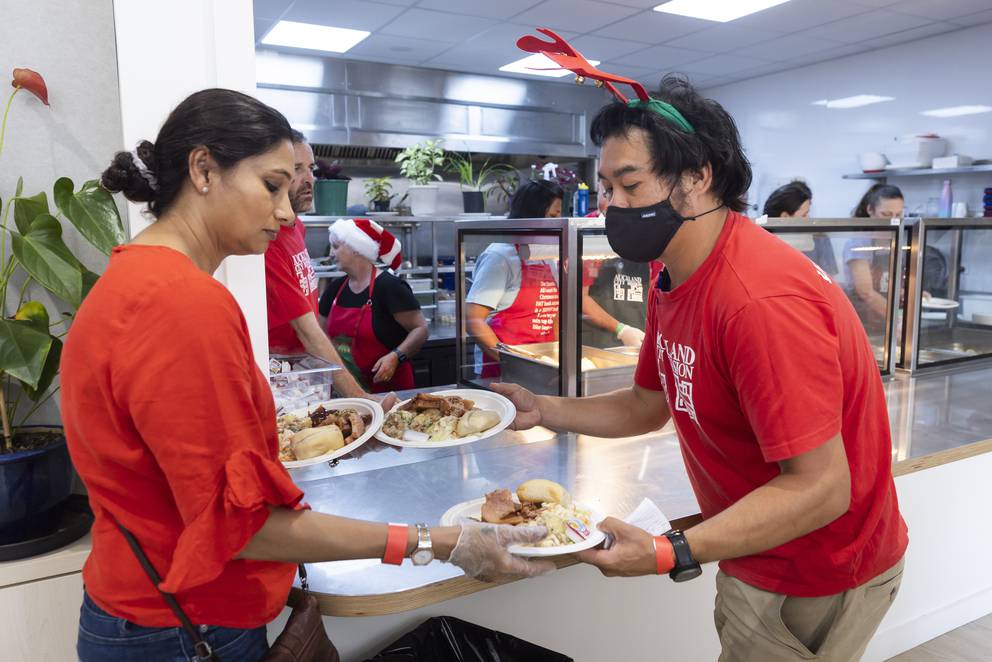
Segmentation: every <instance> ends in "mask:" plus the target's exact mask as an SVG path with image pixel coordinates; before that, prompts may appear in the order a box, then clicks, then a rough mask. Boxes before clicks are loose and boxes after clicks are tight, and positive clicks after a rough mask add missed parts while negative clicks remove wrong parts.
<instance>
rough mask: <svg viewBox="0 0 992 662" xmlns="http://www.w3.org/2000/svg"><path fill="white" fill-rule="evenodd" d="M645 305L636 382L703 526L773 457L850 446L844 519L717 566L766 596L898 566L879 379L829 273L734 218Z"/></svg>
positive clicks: (899, 544)
mask: <svg viewBox="0 0 992 662" xmlns="http://www.w3.org/2000/svg"><path fill="white" fill-rule="evenodd" d="M665 277H667V274H663V280H667V279H666V278H665ZM649 302H650V303H649V307H650V310H649V311H648V321H647V325H646V326H647V328H646V329H645V334H646V336H645V339H644V344H643V345H642V347H641V355H640V359H639V361H638V364H637V372H636V376H635V381H636V383H637V384H638V385H639V386H641V387H642V388H647V389H652V390H664V391H665V394H666V397H667V400H668V406H669V408H670V409H671V412H672V418H673V419H674V422H675V427H676V430H677V432H678V436H679V439H680V441H681V444H680V446H681V449H682V456H683V458H684V460H685V466H686V470H687V471H688V474H689V479H690V481H691V483H692V486H693V489H694V491H695V493H696V498H697V499H698V501H699V506H700V508H701V510H702V515H703V517H704V518H709V517H713V516H714V515H716V514H717V513H719V512H721V511H723V510H725V509H726V508H728V507H729V506H731V505H732V504H734V503H735V502H737V501H739V500H740V499H741V498H743V497H744V496H745V495H747V494H748V493H749V492H751V491H753V490H754V489H756V488H758V487H760V486H761V485H764V484H765V483H767V482H768V481H770V480H771V479H772V478H774V477H775V476H777V475H778V474H779V466H778V464H777V463H778V462H779V461H781V460H785V459H788V458H791V457H795V456H797V455H800V454H802V453H805V452H807V451H810V450H812V449H814V448H816V447H817V446H819V445H820V444H822V443H824V442H826V441H827V440H829V439H831V438H832V437H834V436H835V435H836V434H837V433H838V432H840V433H841V436H842V438H843V440H844V446H845V449H846V451H847V457H848V462H849V464H850V468H851V505H850V507H849V509H848V511H847V512H846V513H845V514H844V515H842V516H841V517H839V518H838V519H836V520H834V521H833V522H831V523H830V524H828V525H827V526H825V527H823V528H821V529H817V530H816V531H812V532H810V533H808V534H806V535H805V536H802V537H800V538H797V539H795V540H792V541H790V542H788V543H785V544H784V545H781V546H779V547H776V548H774V549H770V550H767V551H764V552H761V553H759V554H754V555H752V556H746V557H742V558H737V559H732V560H725V561H722V562H721V563H720V567H721V569H722V570H723V571H724V572H726V573H727V574H729V575H731V576H733V577H736V578H738V579H740V580H741V581H743V582H746V583H748V584H750V585H752V586H756V587H758V588H760V589H764V590H766V591H773V592H776V593H784V594H787V595H794V596H803V597H812V596H822V595H830V594H833V593H838V592H841V591H844V590H847V589H850V588H853V587H855V586H858V585H860V584H863V583H864V582H866V581H868V580H869V579H871V578H873V577H875V576H876V575H878V574H880V573H882V572H884V571H885V570H887V569H889V568H890V567H892V566H893V565H895V563H896V562H898V561H899V559H900V558H901V557H902V555H903V553H904V552H905V550H906V546H907V544H908V534H907V530H906V524H905V522H903V519H902V516H901V515H900V514H899V505H898V502H897V500H896V490H895V484H894V482H893V480H892V467H891V464H892V441H891V438H890V432H889V418H888V411H887V409H886V402H885V394H884V391H883V388H882V380H881V377H880V375H879V372H878V366H877V364H876V362H875V357H874V355H873V353H872V348H871V345H870V344H869V343H868V338H867V336H866V335H865V332H864V328H863V327H862V325H861V322H860V321H859V319H858V317H857V314H856V313H855V312H854V309H853V307H852V306H851V304H850V303H849V301H848V299H847V296H846V295H845V294H844V292H843V291H842V290H841V289H840V288H839V287H838V286H837V285H836V284H835V283H834V282H833V281H832V280H831V278H830V276H828V275H827V274H826V273H824V272H823V271H822V270H821V269H820V268H819V267H817V266H816V264H814V263H813V262H812V261H811V260H810V259H808V258H807V257H806V256H804V255H803V254H801V253H800V252H798V251H796V250H795V249H793V248H791V247H790V246H788V245H786V244H785V243H784V242H782V241H781V240H780V239H778V238H777V237H775V236H774V235H772V234H771V233H769V232H766V231H765V230H764V229H763V228H761V227H759V226H757V225H755V224H754V223H752V222H751V221H750V219H748V218H745V217H744V216H742V215H740V214H738V213H735V212H731V213H730V214H729V215H728V217H727V222H726V224H725V225H724V228H723V231H722V232H721V234H720V237H719V240H718V241H717V243H716V245H715V246H714V248H713V251H712V253H711V254H710V255H709V257H708V258H707V259H706V260H705V261H704V262H703V264H702V265H701V266H700V267H699V269H697V270H696V272H695V273H693V274H692V276H690V277H689V279H688V280H686V282H684V283H683V284H682V285H679V286H678V287H676V288H675V289H673V290H670V291H664V290H661V289H656V290H655V291H654V292H652V296H651V297H650V298H649Z"/></svg>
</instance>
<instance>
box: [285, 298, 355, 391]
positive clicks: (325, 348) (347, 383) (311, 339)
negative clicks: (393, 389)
mask: <svg viewBox="0 0 992 662" xmlns="http://www.w3.org/2000/svg"><path fill="white" fill-rule="evenodd" d="M292 326H293V329H294V330H295V331H296V337H297V338H299V340H300V343H301V344H302V345H303V349H304V351H306V353H307V354H312V355H314V356H316V357H318V358H321V359H324V360H325V361H328V362H330V363H336V364H338V365H340V366H341V370H335V371H334V373H333V377H332V379H333V380H334V390H335V392H337V393H339V394H341V395H343V396H345V397H349V398H360V397H362V396H365V395H367V393H366V391H365V389H363V388H362V386H361V385H360V384H359V383H358V382H357V381H356V380H355V378H354V376H352V374H351V372H349V371H348V369H347V368H345V367H344V363H343V362H342V361H341V355H340V354H338V352H337V350H336V349H334V344H333V343H332V342H331V339H330V338H328V337H327V334H326V333H324V331H323V330H322V329H321V328H320V326H319V325H318V324H317V318H316V317H314V316H313V315H312V314H310V315H309V319H306V316H304V318H301V319H298V320H293V322H292Z"/></svg>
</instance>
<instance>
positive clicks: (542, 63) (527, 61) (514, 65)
mask: <svg viewBox="0 0 992 662" xmlns="http://www.w3.org/2000/svg"><path fill="white" fill-rule="evenodd" d="M589 64H591V65H592V66H594V67H595V66H596V65H597V64H599V60H589ZM545 69H550V71H542V70H545ZM499 70H500V71H509V72H511V73H515V74H530V75H531V76H550V77H551V78H561V77H562V76H567V75H569V74H570V73H572V72H571V71H569V70H568V69H562V68H561V67H559V66H558V64H557V63H556V62H554V61H552V60H551V59H550V58H548V57H547V56H546V55H543V54H541V53H534V54H533V55H528V56H527V57H525V58H520V59H519V60H516V61H515V62H511V63H510V64H504V65H503V66H502V67H500V68H499Z"/></svg>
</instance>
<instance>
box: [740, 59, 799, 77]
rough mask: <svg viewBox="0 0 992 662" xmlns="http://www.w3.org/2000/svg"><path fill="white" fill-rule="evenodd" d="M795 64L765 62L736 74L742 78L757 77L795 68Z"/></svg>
mask: <svg viewBox="0 0 992 662" xmlns="http://www.w3.org/2000/svg"><path fill="white" fill-rule="evenodd" d="M794 68H795V66H794V65H792V64H790V63H788V62H769V63H767V64H763V65H761V66H759V67H755V68H753V69H745V70H744V71H738V72H737V73H735V74H734V76H737V77H738V78H740V79H741V80H745V79H748V78H757V77H758V76H767V75H769V74H777V73H778V72H780V71H786V70H788V69H794Z"/></svg>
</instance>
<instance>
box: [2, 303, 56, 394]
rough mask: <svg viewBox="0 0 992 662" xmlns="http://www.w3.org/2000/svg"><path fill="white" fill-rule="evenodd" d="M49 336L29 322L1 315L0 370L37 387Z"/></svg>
mask: <svg viewBox="0 0 992 662" xmlns="http://www.w3.org/2000/svg"><path fill="white" fill-rule="evenodd" d="M52 340H53V338H52V336H51V335H50V334H48V333H42V332H40V331H38V330H36V329H34V328H32V326H31V325H30V324H29V323H28V322H17V321H14V320H5V319H0V371H3V372H6V373H8V374H10V375H11V376H12V377H15V378H17V379H18V380H20V381H21V382H23V383H24V385H25V386H27V387H29V388H33V389H37V388H38V386H39V383H40V381H41V378H42V374H43V372H44V369H45V364H46V361H47V358H48V354H49V350H50V349H51V347H52ZM49 383H51V382H49Z"/></svg>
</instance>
